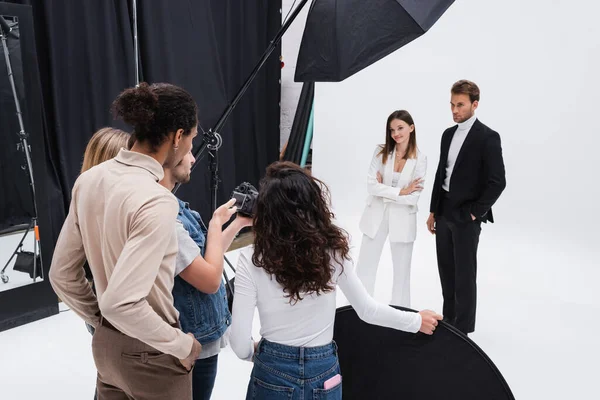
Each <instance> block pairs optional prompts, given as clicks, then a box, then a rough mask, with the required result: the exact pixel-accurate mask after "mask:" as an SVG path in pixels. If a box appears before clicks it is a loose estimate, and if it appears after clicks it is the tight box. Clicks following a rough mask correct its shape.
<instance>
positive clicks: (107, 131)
mask: <svg viewBox="0 0 600 400" xmlns="http://www.w3.org/2000/svg"><path fill="white" fill-rule="evenodd" d="M129 136H130V135H129V133H127V132H124V131H122V130H120V129H116V128H102V129H100V130H98V131H97V132H96V133H94V135H93V136H92V138H91V139H90V141H89V142H88V144H87V147H86V148H85V153H84V155H83V165H82V166H81V173H82V174H83V173H84V172H85V171H87V170H88V169H90V168H92V167H95V166H96V165H98V164H100V163H103V162H104V161H107V160H110V159H112V158H114V157H115V156H116V155H117V154H118V153H119V150H121V148H122V147H127V142H128V140H129Z"/></svg>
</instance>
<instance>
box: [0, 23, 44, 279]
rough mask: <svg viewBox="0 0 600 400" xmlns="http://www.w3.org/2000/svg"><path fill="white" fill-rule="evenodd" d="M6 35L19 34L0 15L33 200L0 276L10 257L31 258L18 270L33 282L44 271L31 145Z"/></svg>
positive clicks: (2, 275)
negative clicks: (29, 242) (26, 247)
mask: <svg viewBox="0 0 600 400" xmlns="http://www.w3.org/2000/svg"><path fill="white" fill-rule="evenodd" d="M8 36H11V37H13V38H16V39H18V38H19V36H17V34H16V33H14V32H12V28H10V27H9V26H8V24H7V23H6V21H5V20H4V19H3V18H2V17H1V16H0V41H2V49H3V52H4V60H5V62H6V70H7V71H8V80H9V81H10V86H11V88H12V93H13V97H14V100H15V109H16V111H17V118H18V120H19V128H20V131H19V133H18V136H19V144H17V149H18V150H22V151H23V152H24V153H25V159H26V160H27V165H26V166H24V167H23V169H26V171H27V174H28V176H29V188H30V190H31V198H32V201H33V217H32V218H31V223H30V224H29V226H28V227H27V229H26V230H25V233H24V234H23V237H22V238H21V241H20V242H19V244H18V245H17V248H16V249H15V250H14V251H13V254H12V255H11V257H10V258H9V259H8V262H7V263H6V265H4V268H2V271H0V278H1V279H2V282H3V283H8V280H9V278H8V276H7V275H6V274H5V271H6V269H7V268H8V265H9V264H10V262H11V261H12V259H13V258H14V257H17V263H19V259H22V260H26V262H29V260H31V259H32V262H33V266H32V267H28V266H27V265H21V268H20V269H19V271H20V272H29V274H30V276H31V278H32V279H33V282H34V283H35V281H36V279H37V278H38V277H41V278H42V279H44V271H43V268H42V265H43V264H42V251H41V243H40V234H39V227H38V224H37V221H38V212H37V201H36V197H35V182H34V180H33V166H32V163H31V147H30V146H29V143H28V141H27V139H28V138H29V135H28V134H27V133H26V132H25V126H24V124H23V116H22V114H21V105H20V102H19V97H18V96H17V88H16V86H15V80H14V77H13V72H12V66H11V62H10V54H9V51H8V45H7V44H6V40H7V38H8ZM30 230H33V232H34V233H35V238H34V241H33V254H32V253H29V252H26V251H23V242H24V241H25V238H26V237H27V234H28V233H29V231H30ZM38 260H39V261H40V265H38ZM19 264H20V263H19ZM28 268H32V269H31V270H29V271H28V270H27V269H28ZM38 268H39V270H38Z"/></svg>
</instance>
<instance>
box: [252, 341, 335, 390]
mask: <svg viewBox="0 0 600 400" xmlns="http://www.w3.org/2000/svg"><path fill="white" fill-rule="evenodd" d="M339 373H340V364H339V362H338V356H337V345H336V344H335V342H331V343H330V344H328V345H326V346H320V347H291V346H284V345H281V344H277V343H272V342H269V341H267V340H264V339H263V340H261V341H260V343H259V344H258V348H257V351H256V353H255V354H254V368H253V369H252V375H251V377H250V383H249V384H248V392H247V394H246V400H250V399H260V400H271V399H290V400H329V399H332V400H341V399H342V385H341V384H339V385H337V386H336V387H334V388H331V389H329V390H325V389H324V388H323V384H324V383H325V381H326V380H328V379H330V378H332V377H334V376H335V375H336V374H339Z"/></svg>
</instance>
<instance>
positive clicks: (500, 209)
mask: <svg viewBox="0 0 600 400" xmlns="http://www.w3.org/2000/svg"><path fill="white" fill-rule="evenodd" d="M599 15H600V4H598V3H597V2H594V1H583V0H579V1H545V0H528V1H519V0H506V1H502V2H491V1H481V0H461V1H456V2H455V3H454V5H452V6H451V7H450V9H448V11H447V12H446V14H444V15H443V16H442V18H441V19H440V20H439V21H438V23H437V24H436V25H434V27H433V28H432V29H431V30H430V31H429V32H428V33H426V34H425V35H424V36H422V37H421V38H419V39H417V40H416V41H414V42H412V43H410V44H408V45H407V46H405V47H404V48H402V49H400V50H398V51H397V52H395V53H393V54H392V55H390V56H388V57H387V58H384V59H383V60H381V61H379V62H378V63H376V64H374V65H372V66H371V67H369V68H367V69H366V70H363V71H361V72H359V73H358V74H357V75H355V76H353V77H350V78H349V79H347V80H346V81H344V82H340V83H319V84H317V88H316V95H315V134H314V142H313V148H314V150H313V151H314V156H313V170H314V172H315V174H316V175H317V176H319V177H320V178H322V179H324V180H325V181H326V182H327V183H328V184H329V185H330V187H331V190H332V194H333V200H334V205H335V208H336V210H337V211H338V212H339V213H340V215H356V214H360V212H361V211H362V207H363V206H364V199H365V196H366V184H365V181H366V172H367V168H368V164H369V159H370V157H371V155H372V151H373V149H374V146H375V145H376V144H377V143H382V142H383V141H384V134H385V131H384V125H385V121H386V118H387V116H388V115H389V114H390V113H391V112H392V111H394V110H397V109H406V110H408V111H409V112H410V113H411V114H412V115H413V118H414V119H415V123H416V129H417V142H418V145H419V147H420V149H421V151H423V152H424V153H425V154H426V155H427V156H428V160H429V165H428V174H427V176H428V178H429V181H428V182H427V183H426V188H425V190H424V192H423V194H422V196H421V200H420V208H421V214H420V218H419V223H420V227H421V228H424V226H425V225H424V223H425V220H426V218H427V212H428V211H429V200H430V194H431V186H432V184H433V182H432V181H431V178H432V177H433V175H434V172H435V168H436V165H437V161H438V157H439V146H440V137H441V134H442V132H443V130H444V129H445V128H447V127H449V126H451V125H453V121H452V118H451V113H450V108H449V101H450V95H449V92H450V87H451V85H452V83H453V82H455V81H457V80H459V79H462V78H464V79H470V80H472V81H474V82H476V83H477V84H478V85H479V87H480V89H481V101H480V108H479V110H478V112H477V115H478V117H479V118H480V120H481V121H482V122H483V123H485V124H487V125H488V126H490V127H491V128H492V129H494V130H496V131H497V132H499V133H500V135H501V137H502V141H503V150H504V160H505V164H506V171H507V188H506V190H505V192H504V193H503V195H502V197H501V199H500V201H499V202H498V203H497V206H495V207H494V215H495V216H497V221H498V224H497V225H498V226H502V227H510V228H511V229H515V228H517V227H519V232H515V234H517V233H518V234H520V233H527V235H530V234H535V235H536V236H538V238H539V237H540V236H542V237H544V236H549V240H552V238H553V237H556V238H559V240H560V241H562V240H567V241H574V242H577V243H579V244H580V245H581V246H584V247H586V248H587V249H594V248H595V247H596V242H597V240H598V239H599V235H598V234H597V233H596V231H597V229H596V228H597V226H598V222H599V221H600V218H599V213H598V212H597V211H595V205H596V204H597V203H598V195H599V194H600V190H599V188H598V187H599V186H600V179H599V177H598V172H599V167H598V165H599V164H598V163H597V162H596V161H595V156H596V155H597V153H598V150H597V148H598V145H599V144H600V129H599V126H600V124H599V123H598V116H599V114H600V24H598V22H597V21H598V16H599Z"/></svg>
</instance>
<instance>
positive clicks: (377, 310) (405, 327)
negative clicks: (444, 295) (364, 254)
mask: <svg viewBox="0 0 600 400" xmlns="http://www.w3.org/2000/svg"><path fill="white" fill-rule="evenodd" d="M338 268H339V267H338ZM337 284H338V285H339V287H340V288H341V289H342V292H343V293H344V295H345V296H346V298H347V299H348V301H349V302H350V304H351V305H352V307H353V308H354V310H355V311H356V314H357V315H358V317H359V318H360V319H362V320H363V321H365V322H366V323H369V324H373V325H379V326H385V327H387V328H393V329H397V330H401V331H405V332H412V333H415V332H423V333H425V334H427V335H432V334H433V332H434V331H435V329H436V327H437V325H438V321H440V320H441V319H442V316H441V315H439V314H437V313H435V312H433V311H430V310H423V311H420V312H418V313H414V312H407V311H400V310H396V309H395V308H393V307H390V306H387V305H385V304H381V303H378V302H376V301H375V300H373V298H372V297H371V296H369V293H367V290H366V289H365V288H364V286H363V285H362V283H361V281H360V280H359V279H358V276H357V275H356V272H354V265H353V264H352V262H350V261H347V260H346V261H345V262H344V270H343V272H341V274H340V275H339V277H338V281H337Z"/></svg>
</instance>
